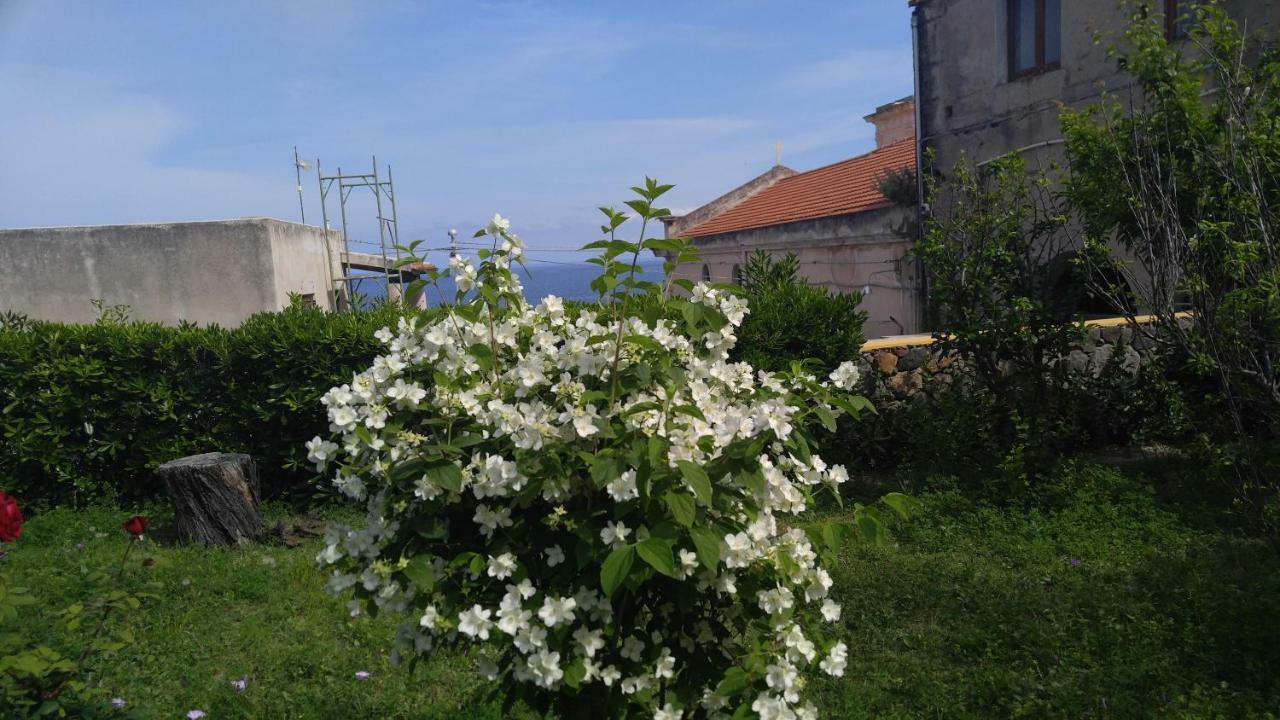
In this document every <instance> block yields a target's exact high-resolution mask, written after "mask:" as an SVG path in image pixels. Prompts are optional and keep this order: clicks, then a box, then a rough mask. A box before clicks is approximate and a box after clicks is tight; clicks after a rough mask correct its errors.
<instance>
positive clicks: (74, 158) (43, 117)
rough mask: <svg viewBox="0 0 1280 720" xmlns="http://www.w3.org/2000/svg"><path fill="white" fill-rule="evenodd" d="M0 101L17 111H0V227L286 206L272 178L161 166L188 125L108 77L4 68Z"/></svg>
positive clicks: (189, 216) (0, 68)
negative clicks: (171, 144) (164, 152)
mask: <svg viewBox="0 0 1280 720" xmlns="http://www.w3.org/2000/svg"><path fill="white" fill-rule="evenodd" d="M0 97H4V98H6V100H7V101H9V102H11V103H12V107H19V108H22V112H21V113H3V114H0V167H3V168H4V170H3V172H0V197H3V198H4V199H5V200H4V202H3V203H2V204H0V227H21V226H45V225H69V224H103V223H121V222H152V221H162V220H199V219H215V218H223V217H240V216H243V215H254V214H272V213H273V211H275V210H276V207H277V206H276V204H275V203H273V202H272V201H271V196H272V194H273V193H272V192H271V190H273V189H274V190H277V191H279V190H285V191H286V192H285V193H284V195H283V196H284V198H285V199H286V200H287V197H288V195H287V190H288V189H289V188H288V186H287V185H285V184H283V183H280V182H278V181H274V182H269V181H268V180H267V179H266V178H263V177H260V176H255V175H252V174H248V173H238V172H225V171H217V170H210V169H206V168H198V167H183V166H175V165H165V164H163V163H160V162H158V161H157V160H156V159H155V158H156V156H157V154H158V153H159V151H160V150H162V149H163V148H164V147H165V146H166V145H167V144H168V143H169V142H170V141H171V140H173V139H174V138H175V137H177V136H178V135H179V134H180V133H181V132H182V131H183V129H184V128H185V127H187V119H186V118H185V117H184V116H183V114H182V113H181V112H180V111H178V110H177V109H176V108H174V107H173V106H172V105H170V104H168V103H166V102H164V101H162V100H160V99H158V98H155V97H152V96H149V95H147V94H144V93H138V92H132V91H129V90H127V89H124V88H122V87H120V86H116V85H114V84H113V83H112V81H111V80H110V78H109V77H106V76H95V77H87V76H84V75H79V74H76V73H72V72H67V71H61V70H54V69H50V68H43V67H36V66H31V65H21V64H14V63H8V64H4V65H0ZM275 194H280V193H278V192H277V193H275ZM282 206H283V207H287V205H285V204H283V203H282Z"/></svg>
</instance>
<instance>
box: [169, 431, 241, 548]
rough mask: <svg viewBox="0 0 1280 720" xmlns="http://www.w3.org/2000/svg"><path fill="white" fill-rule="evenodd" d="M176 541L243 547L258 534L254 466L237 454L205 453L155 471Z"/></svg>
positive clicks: (174, 462)
mask: <svg viewBox="0 0 1280 720" xmlns="http://www.w3.org/2000/svg"><path fill="white" fill-rule="evenodd" d="M158 472H159V473H160V478H161V479H162V480H164V485H165V489H166V490H167V491H168V493H169V500H170V501H171V502H172V503H173V513H174V517H175V519H176V521H177V531H178V539H179V540H180V541H182V542H199V543H204V544H205V545H242V544H244V543H247V542H250V541H252V540H254V539H256V538H257V537H258V536H259V535H261V534H262V513H261V511H260V510H259V509H258V466H257V465H255V464H254V462H253V458H251V457H249V456H248V455H241V454H237V453H204V454H202V455H191V456H189V457H184V458H181V459H179V460H172V461H170V462H167V463H165V464H163V465H161V466H160V468H159V470H158Z"/></svg>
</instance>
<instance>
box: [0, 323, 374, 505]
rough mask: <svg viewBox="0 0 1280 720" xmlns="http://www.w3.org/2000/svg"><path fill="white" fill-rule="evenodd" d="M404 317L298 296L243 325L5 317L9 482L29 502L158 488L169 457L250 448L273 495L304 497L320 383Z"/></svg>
mask: <svg viewBox="0 0 1280 720" xmlns="http://www.w3.org/2000/svg"><path fill="white" fill-rule="evenodd" d="M398 314H399V311H398V310H397V309H396V308H395V307H393V306H384V307H380V308H375V309H373V310H370V311H367V312H360V313H344V314H331V313H325V312H323V311H321V310H318V309H314V308H307V307H303V306H302V305H300V304H295V305H294V306H292V307H290V308H288V309H286V310H284V311H281V312H278V313H263V314H260V315H255V316H253V317H251V318H250V319H249V320H248V321H246V322H245V323H244V324H243V325H241V326H240V327H238V328H235V329H225V328H220V327H217V326H208V327H197V326H194V325H190V324H185V325H182V326H179V327H167V326H164V325H160V324H158V323H150V322H128V321H123V320H121V319H119V318H116V319H110V318H104V319H103V320H101V321H99V322H97V323H93V324H86V325H64V324H58V323H47V322H33V323H24V324H15V325H6V326H5V327H0V486H2V487H5V488H7V489H10V490H13V491H15V493H17V494H20V495H21V496H22V497H24V498H25V499H26V501H27V502H32V501H34V500H41V501H46V502H56V501H63V500H73V501H77V502H82V501H84V500H85V499H88V498H90V497H94V496H102V495H115V496H118V497H121V498H138V497H144V496H148V495H154V494H156V493H157V492H159V491H160V488H159V487H158V485H157V480H156V478H155V473H154V470H155V468H156V467H157V466H158V465H160V464H161V463H163V462H166V461H168V460H172V459H174V458H177V457H181V456H183V455H188V454H192V453H197V452H207V451H212V450H220V451H228V452H246V453H249V454H251V455H253V457H254V458H255V459H256V460H257V462H258V467H259V472H260V473H261V476H262V481H263V492H264V494H265V495H266V496H268V497H280V496H286V495H288V496H297V495H298V494H299V493H303V494H305V492H306V490H307V487H308V483H309V481H310V480H311V478H312V477H313V473H312V471H311V469H310V467H309V466H308V465H307V464H306V462H305V458H303V457H302V453H301V449H302V444H303V443H304V442H305V441H306V440H308V439H310V438H312V437H314V436H315V435H317V434H319V433H323V432H325V430H326V428H327V423H326V421H325V418H324V414H323V412H321V410H322V408H321V407H320V406H319V405H318V399H319V397H320V394H321V393H322V392H323V391H324V390H327V389H328V388H330V387H332V386H333V385H335V384H341V383H342V382H344V381H346V380H348V379H350V376H351V374H352V373H353V372H354V371H355V370H356V369H358V368H361V367H365V366H367V365H368V363H369V362H370V361H372V359H373V357H374V356H375V355H376V353H377V342H376V341H375V339H374V337H373V333H374V332H375V331H376V330H377V329H378V328H381V327H384V326H387V325H392V326H394V325H395V323H396V320H397V317H398Z"/></svg>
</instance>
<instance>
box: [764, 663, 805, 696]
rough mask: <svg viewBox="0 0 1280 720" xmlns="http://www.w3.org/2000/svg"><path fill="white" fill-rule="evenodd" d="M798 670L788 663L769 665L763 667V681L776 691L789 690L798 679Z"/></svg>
mask: <svg viewBox="0 0 1280 720" xmlns="http://www.w3.org/2000/svg"><path fill="white" fill-rule="evenodd" d="M799 677H800V672H799V671H798V670H796V667H795V666H794V665H792V664H790V663H782V664H780V665H770V666H769V667H768V668H766V669H765V682H766V683H767V684H768V685H769V687H770V688H772V689H774V690H778V691H785V690H790V689H791V688H792V687H793V686H794V685H795V684H796V680H797V679H799Z"/></svg>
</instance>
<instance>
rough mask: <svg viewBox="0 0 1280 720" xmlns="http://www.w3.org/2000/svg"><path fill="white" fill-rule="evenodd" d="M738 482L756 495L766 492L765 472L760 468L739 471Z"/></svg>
mask: <svg viewBox="0 0 1280 720" xmlns="http://www.w3.org/2000/svg"><path fill="white" fill-rule="evenodd" d="M738 482H740V483H742V485H744V486H745V487H746V488H747V489H748V490H750V491H751V492H753V493H755V494H756V495H763V494H764V473H763V472H762V471H761V470H760V468H756V469H754V470H745V471H743V472H741V473H738Z"/></svg>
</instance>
